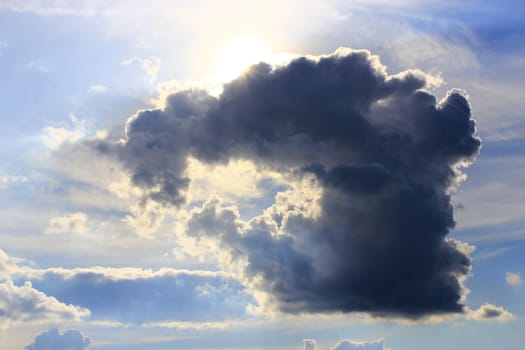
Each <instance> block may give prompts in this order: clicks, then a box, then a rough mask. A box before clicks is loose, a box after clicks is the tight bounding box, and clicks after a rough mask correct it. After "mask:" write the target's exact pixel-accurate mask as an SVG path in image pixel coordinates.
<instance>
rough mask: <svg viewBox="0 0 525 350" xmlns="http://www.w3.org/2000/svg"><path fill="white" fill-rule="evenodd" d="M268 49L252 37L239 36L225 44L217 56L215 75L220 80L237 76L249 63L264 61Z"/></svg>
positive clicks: (228, 79)
mask: <svg viewBox="0 0 525 350" xmlns="http://www.w3.org/2000/svg"><path fill="white" fill-rule="evenodd" d="M269 55H270V51H269V50H268V49H267V48H266V46H264V44H263V43H262V42H261V41H260V40H258V39H257V38H253V37H239V38H236V39H233V40H231V41H230V42H228V43H227V44H226V46H225V47H224V49H223V50H222V53H221V54H220V56H219V60H218V61H217V66H216V75H217V77H218V78H219V79H220V80H221V81H230V80H232V79H234V78H236V77H238V76H239V75H240V74H241V73H242V72H243V71H244V70H245V69H246V68H248V67H249V66H250V65H252V64H255V63H259V62H261V61H265V60H266V59H267V58H268V57H269Z"/></svg>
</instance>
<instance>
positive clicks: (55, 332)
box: [25, 328, 91, 350]
mask: <svg viewBox="0 0 525 350" xmlns="http://www.w3.org/2000/svg"><path fill="white" fill-rule="evenodd" d="M90 344H91V341H90V339H89V338H88V337H86V336H84V335H83V334H82V333H81V332H80V331H76V330H68V331H65V332H62V331H60V330H59V329H58V328H51V329H50V330H48V331H47V332H44V333H41V334H40V335H38V336H36V337H35V340H34V341H33V342H32V343H31V344H29V345H27V346H26V347H25V350H88V349H89V345H90Z"/></svg>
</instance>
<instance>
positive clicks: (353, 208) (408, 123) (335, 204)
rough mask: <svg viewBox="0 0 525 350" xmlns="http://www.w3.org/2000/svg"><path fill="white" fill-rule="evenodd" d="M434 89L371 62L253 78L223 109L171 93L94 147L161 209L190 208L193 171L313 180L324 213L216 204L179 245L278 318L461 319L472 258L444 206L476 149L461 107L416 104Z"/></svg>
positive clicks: (296, 67)
mask: <svg viewBox="0 0 525 350" xmlns="http://www.w3.org/2000/svg"><path fill="white" fill-rule="evenodd" d="M434 83H435V79H433V78H432V77H430V76H428V75H426V74H425V73H423V72H421V71H417V70H410V71H405V72H401V73H398V74H395V75H390V74H388V73H387V71H386V67H385V66H383V65H382V64H381V63H380V61H379V58H378V57H377V56H374V55H372V54H371V53H370V52H368V51H366V50H351V49H339V50H337V51H336V52H335V53H333V54H331V55H326V56H319V57H300V58H297V59H294V60H292V61H290V62H289V63H288V64H286V65H283V66H279V67H272V66H270V65H268V64H265V63H260V64H258V65H254V66H252V67H250V68H249V69H248V70H247V71H246V72H245V73H244V74H243V75H242V76H240V77H239V78H237V79H235V80H233V81H232V82H230V83H228V84H226V85H225V86H224V89H223V92H222V94H221V95H220V96H219V97H214V96H211V95H210V94H208V93H207V92H206V91H202V90H197V89H191V90H185V91H179V92H177V93H175V94H172V95H170V96H169V97H168V98H167V101H166V104H165V107H164V108H163V109H150V110H143V111H139V112H138V113H136V114H135V115H134V116H133V117H131V118H130V119H129V120H128V122H127V124H126V128H125V132H126V136H125V139H124V140H122V142H120V143H119V144H117V145H112V144H109V143H108V142H97V143H94V145H95V147H97V148H98V149H99V150H100V151H101V152H104V153H116V154H118V157H119V158H120V160H121V162H122V164H123V165H124V166H125V167H126V168H127V169H128V171H129V172H130V174H131V178H132V181H133V183H134V184H135V185H136V186H139V187H141V188H142V189H143V190H144V193H145V194H146V199H148V200H153V201H156V202H158V203H161V204H163V205H173V206H181V205H182V204H184V203H185V202H186V199H187V197H186V196H187V192H188V188H189V187H190V184H191V181H192V179H191V178H190V176H189V174H188V160H189V159H191V158H193V159H198V160H199V161H200V162H203V163H206V164H208V165H211V166H213V165H221V164H228V163H229V162H230V161H233V160H238V159H242V160H249V161H251V162H254V163H255V164H257V166H258V167H259V169H260V171H266V170H268V169H270V170H271V171H276V172H279V173H281V174H282V175H283V176H288V177H289V178H290V179H293V180H291V181H292V182H293V181H298V182H299V181H302V179H305V178H306V179H310V181H311V182H313V183H314V184H315V185H314V186H313V187H316V188H318V189H319V191H318V192H319V193H320V195H319V197H318V198H317V199H315V200H314V202H315V203H311V205H310V206H309V207H310V208H313V207H318V210H310V211H307V212H305V211H304V210H301V208H300V207H301V206H302V204H299V203H293V202H291V203H289V205H287V206H280V207H277V206H273V207H272V208H270V209H271V212H272V213H266V214H264V215H261V216H259V217H254V218H252V219H251V220H249V221H247V222H242V221H241V220H240V219H239V215H238V210H237V208H235V207H231V206H230V207H225V206H223V205H222V204H221V203H220V201H217V200H213V201H209V202H207V203H205V204H204V205H203V207H202V208H201V209H200V210H199V211H196V212H195V213H194V216H193V218H192V219H191V220H190V225H189V229H188V233H189V235H191V236H193V237H195V238H196V239H198V240H201V241H204V240H215V241H217V242H218V244H219V245H220V247H221V252H222V253H221V254H227V255H229V257H230V261H231V262H234V263H235V264H236V265H242V272H243V276H244V278H245V280H246V281H248V282H247V283H251V284H252V285H254V286H256V287H257V288H258V289H259V290H262V291H264V292H266V293H267V294H268V295H270V296H271V297H272V298H273V301H274V302H275V305H276V306H277V307H278V308H279V309H280V310H281V311H284V312H290V313H299V312H351V311H364V312H370V313H372V314H374V315H378V316H385V315H388V316H401V317H409V318H418V317H423V316H427V315H432V314H441V313H461V312H463V311H464V306H465V304H464V302H465V300H464V298H465V294H466V293H465V289H464V288H463V285H462V282H463V280H464V279H465V278H466V276H467V274H468V272H469V271H470V265H471V259H470V256H469V253H470V252H471V248H470V247H468V246H467V245H465V244H461V243H460V242H457V241H455V240H451V239H448V238H447V235H448V233H449V231H450V229H452V228H453V227H454V225H455V222H454V216H453V207H452V204H451V199H450V195H451V193H452V192H453V190H454V189H455V188H456V187H457V186H458V184H459V183H460V182H461V180H463V179H464V176H463V174H462V173H461V168H462V167H465V166H468V165H469V164H470V163H471V162H472V161H473V160H474V159H475V157H476V155H477V153H478V151H479V148H480V144H481V143H480V140H479V139H478V138H476V137H475V136H474V133H475V126H474V121H473V120H472V115H471V108H470V104H469V102H468V96H467V95H466V93H465V92H464V91H461V90H457V89H454V90H451V91H449V92H448V93H447V95H446V96H445V97H444V98H443V99H442V100H441V101H438V100H437V99H436V97H435V96H433V95H432V94H431V93H429V92H428V91H426V90H425V88H426V87H428V86H431V85H432V84H434ZM303 209H304V208H303Z"/></svg>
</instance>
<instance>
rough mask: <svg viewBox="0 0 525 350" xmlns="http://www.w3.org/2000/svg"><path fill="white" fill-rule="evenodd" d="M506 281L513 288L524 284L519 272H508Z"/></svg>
mask: <svg viewBox="0 0 525 350" xmlns="http://www.w3.org/2000/svg"><path fill="white" fill-rule="evenodd" d="M505 281H507V283H508V284H510V285H511V286H519V285H520V284H522V283H523V280H522V279H521V275H520V273H519V272H506V273H505Z"/></svg>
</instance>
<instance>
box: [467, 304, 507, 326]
mask: <svg viewBox="0 0 525 350" xmlns="http://www.w3.org/2000/svg"><path fill="white" fill-rule="evenodd" d="M469 317H470V318H471V319H473V320H479V321H498V322H505V321H510V320H512V319H513V318H514V316H513V315H512V314H511V313H510V312H509V311H507V310H505V308H503V307H501V306H495V305H492V304H483V305H481V306H480V307H479V308H478V309H477V310H471V311H470V314H469Z"/></svg>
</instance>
